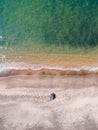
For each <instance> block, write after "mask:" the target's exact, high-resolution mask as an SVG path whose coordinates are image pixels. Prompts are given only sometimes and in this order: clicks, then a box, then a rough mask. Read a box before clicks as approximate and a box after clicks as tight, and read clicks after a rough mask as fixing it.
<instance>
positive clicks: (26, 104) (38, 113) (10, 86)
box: [0, 74, 98, 130]
mask: <svg viewBox="0 0 98 130" xmlns="http://www.w3.org/2000/svg"><path fill="white" fill-rule="evenodd" d="M51 92H55V93H56V97H57V98H56V99H55V100H53V101H50V102H49V101H48V100H47V96H48V95H49V94H50V93H51ZM97 129H98V75H94V74H93V75H82V76H79V75H17V76H10V77H1V78H0V130H97Z"/></svg>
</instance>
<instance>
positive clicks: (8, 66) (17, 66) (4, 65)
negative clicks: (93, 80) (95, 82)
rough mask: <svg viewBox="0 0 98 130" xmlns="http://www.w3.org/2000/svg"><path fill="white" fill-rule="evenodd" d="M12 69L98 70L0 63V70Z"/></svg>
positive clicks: (93, 69)
mask: <svg viewBox="0 0 98 130" xmlns="http://www.w3.org/2000/svg"><path fill="white" fill-rule="evenodd" d="M12 69H15V70H28V69H31V70H41V69H55V70H72V71H80V70H89V71H96V70H98V66H86V65H84V66H80V67H68V68H64V67H62V66H57V65H55V66H54V65H52V66H47V65H42V64H39V65H36V64H26V63H24V62H11V63H8V62H5V63H1V64H0V72H1V73H2V72H6V71H10V70H12Z"/></svg>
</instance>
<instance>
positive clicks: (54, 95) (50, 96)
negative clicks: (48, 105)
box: [48, 93, 56, 101]
mask: <svg viewBox="0 0 98 130" xmlns="http://www.w3.org/2000/svg"><path fill="white" fill-rule="evenodd" d="M55 98H56V94H55V93H51V94H50V95H49V96H48V100H49V101H51V100H54V99H55Z"/></svg>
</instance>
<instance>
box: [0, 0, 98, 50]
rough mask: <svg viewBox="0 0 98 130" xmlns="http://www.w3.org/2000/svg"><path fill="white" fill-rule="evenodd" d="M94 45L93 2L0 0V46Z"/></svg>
mask: <svg viewBox="0 0 98 130" xmlns="http://www.w3.org/2000/svg"><path fill="white" fill-rule="evenodd" d="M34 44H39V45H40V44H47V45H48V46H49V45H50V44H56V45H58V44H61V45H70V46H72V47H75V46H80V47H87V46H96V45H98V1H97V0H94V1H93V0H84V1H82V0H62V1H60V0H47V1H46V0H40V1H39V0H21V1H19V0H14V1H13V0H0V45H1V46H2V45H6V46H12V45H18V46H25V45H26V46H28V48H30V46H31V45H32V46H33V45H34Z"/></svg>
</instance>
